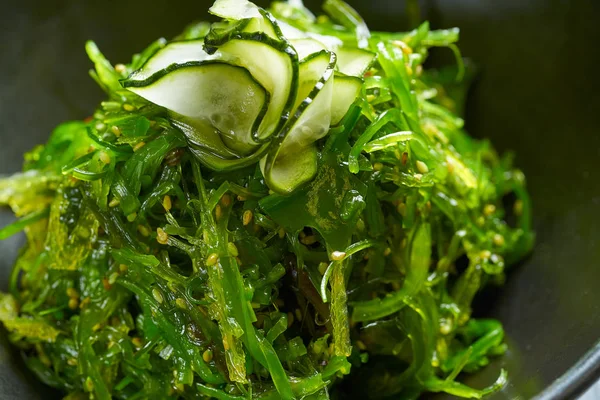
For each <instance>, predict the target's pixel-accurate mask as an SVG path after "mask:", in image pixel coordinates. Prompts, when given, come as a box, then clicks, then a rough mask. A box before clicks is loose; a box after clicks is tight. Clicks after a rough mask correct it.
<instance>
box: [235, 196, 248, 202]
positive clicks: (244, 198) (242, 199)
mask: <svg viewBox="0 0 600 400" xmlns="http://www.w3.org/2000/svg"><path fill="white" fill-rule="evenodd" d="M237 199H238V201H246V200H248V199H247V198H246V196H242V195H241V194H240V195H238V197H237Z"/></svg>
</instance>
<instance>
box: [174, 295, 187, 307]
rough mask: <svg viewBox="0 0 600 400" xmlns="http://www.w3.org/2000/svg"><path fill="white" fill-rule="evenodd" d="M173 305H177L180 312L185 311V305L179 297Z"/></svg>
mask: <svg viewBox="0 0 600 400" xmlns="http://www.w3.org/2000/svg"><path fill="white" fill-rule="evenodd" d="M175 304H176V305H177V307H179V308H181V309H182V310H185V309H187V303H186V302H185V300H184V299H182V298H181V297H178V298H176V299H175Z"/></svg>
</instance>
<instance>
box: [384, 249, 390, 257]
mask: <svg viewBox="0 0 600 400" xmlns="http://www.w3.org/2000/svg"><path fill="white" fill-rule="evenodd" d="M390 254H392V249H390V248H389V247H386V249H385V250H384V252H383V255H384V256H386V257H387V256H389V255H390Z"/></svg>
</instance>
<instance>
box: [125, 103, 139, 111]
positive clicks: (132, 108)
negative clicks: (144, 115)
mask: <svg viewBox="0 0 600 400" xmlns="http://www.w3.org/2000/svg"><path fill="white" fill-rule="evenodd" d="M123 110H125V111H129V112H131V111H135V110H136V108H135V106H134V105H132V104H129V103H125V104H123Z"/></svg>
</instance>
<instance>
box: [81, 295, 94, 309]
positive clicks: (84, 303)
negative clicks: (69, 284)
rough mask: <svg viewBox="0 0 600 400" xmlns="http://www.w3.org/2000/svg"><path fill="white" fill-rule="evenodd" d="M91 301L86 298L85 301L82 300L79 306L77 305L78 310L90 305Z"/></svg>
mask: <svg viewBox="0 0 600 400" xmlns="http://www.w3.org/2000/svg"><path fill="white" fill-rule="evenodd" d="M91 301H92V300H91V299H90V298H89V297H86V298H85V299H83V300H82V301H81V304H79V308H81V309H84V308H86V307H87V306H88V304H90V302H91Z"/></svg>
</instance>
